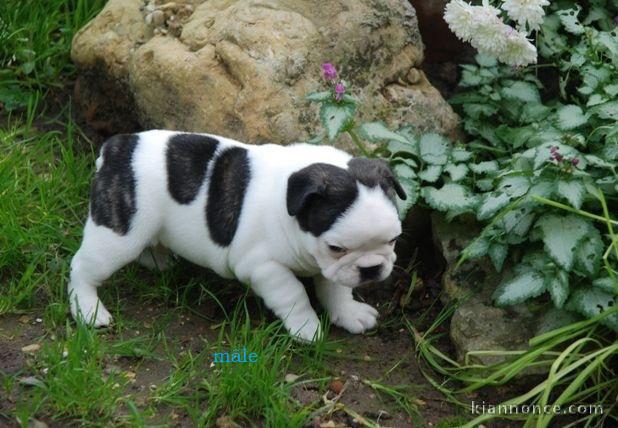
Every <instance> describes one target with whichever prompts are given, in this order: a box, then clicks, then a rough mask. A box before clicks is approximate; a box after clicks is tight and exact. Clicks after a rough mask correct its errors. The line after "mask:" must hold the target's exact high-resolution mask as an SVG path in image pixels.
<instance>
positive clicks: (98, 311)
mask: <svg viewBox="0 0 618 428" xmlns="http://www.w3.org/2000/svg"><path fill="white" fill-rule="evenodd" d="M71 314H72V315H73V319H74V320H75V321H76V322H84V323H86V324H92V326H94V327H107V326H108V325H110V324H111V323H112V315H111V314H110V313H109V311H108V310H107V309H106V308H105V306H103V303H101V301H100V300H99V299H97V300H96V301H95V302H90V301H89V299H75V300H73V299H72V300H71Z"/></svg>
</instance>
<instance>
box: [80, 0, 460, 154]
mask: <svg viewBox="0 0 618 428" xmlns="http://www.w3.org/2000/svg"><path fill="white" fill-rule="evenodd" d="M161 3H162V2H161ZM188 6H191V7H190V8H189V7H188ZM162 9H163V8H162V5H160V4H159V2H158V1H155V2H153V1H152V0H149V1H148V3H147V4H144V2H143V1H141V0H110V1H109V2H108V3H107V5H106V6H105V7H104V8H103V10H102V11H101V12H100V13H99V15H98V16H97V17H95V18H94V19H93V20H92V21H91V22H89V23H88V24H87V25H86V26H85V27H84V28H82V29H81V30H80V31H79V32H78V33H77V34H76V36H75V38H74V40H73V46H72V50H71V55H72V58H73V61H74V62H75V64H76V66H77V68H78V69H79V78H78V82H77V84H76V90H75V98H76V101H77V103H78V106H79V107H80V110H81V111H82V113H83V115H84V117H85V119H86V120H87V122H88V123H89V124H90V125H91V126H93V127H94V128H95V129H98V130H100V131H102V132H108V133H116V132H121V131H130V130H134V129H137V128H140V127H142V128H169V129H179V130H185V131H201V132H211V133H216V134H222V135H225V136H228V137H232V138H237V139H240V140H243V141H246V142H251V143H263V142H274V143H290V142H294V141H299V140H305V139H307V138H308V137H310V136H312V135H313V134H314V133H315V127H316V125H317V115H316V110H315V108H316V107H315V106H312V107H309V105H308V104H307V102H306V101H305V99H304V96H305V94H307V93H309V92H312V91H316V90H322V89H323V87H324V86H323V82H322V80H321V71H320V65H321V64H322V63H323V62H331V63H334V64H335V65H336V66H337V68H338V70H339V72H340V76H341V77H342V78H344V79H345V80H346V81H347V82H348V84H349V86H350V87H351V88H352V91H353V93H354V95H355V96H356V97H357V98H358V99H359V101H360V110H359V113H360V115H361V118H362V119H366V120H377V119H384V120H386V121H387V122H389V123H390V124H391V125H393V126H397V125H399V124H402V123H409V124H411V125H413V126H415V127H416V128H417V129H418V131H419V132H423V131H436V132H440V133H442V134H453V132H454V129H455V127H456V125H457V116H456V115H455V114H454V113H453V111H452V109H451V108H450V106H449V105H448V104H447V103H446V102H445V101H444V99H443V98H442V97H441V96H440V94H439V93H438V92H437V90H436V89H435V88H433V87H432V86H431V84H430V83H429V82H428V80H427V78H426V76H425V75H424V73H423V72H422V71H421V70H420V69H419V66H420V64H421V62H422V60H423V43H422V41H421V38H420V35H419V32H418V27H417V21H416V14H415V11H414V9H413V8H412V7H411V6H410V4H409V3H408V2H406V1H405V0H360V1H357V2H353V3H350V2H348V1H345V0H334V1H333V0H329V1H326V0H316V1H313V2H306V1H302V0H256V1H253V2H249V3H248V2H244V1H238V0H210V1H203V0H195V1H192V2H191V4H190V5H189V4H188V2H186V1H177V2H174V7H172V8H171V10H172V12H171V13H172V14H171V15H170V14H169V13H168V9H169V8H168V9H166V10H165V13H166V15H165V17H166V18H165V21H164V22H163V23H162V22H161V21H162V19H163V18H162V17H161V14H160V13H158V11H162ZM168 15H169V16H168Z"/></svg>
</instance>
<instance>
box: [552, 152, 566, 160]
mask: <svg viewBox="0 0 618 428" xmlns="http://www.w3.org/2000/svg"><path fill="white" fill-rule="evenodd" d="M554 159H555V160H556V162H562V161H563V160H564V157H563V156H562V155H561V154H560V153H554Z"/></svg>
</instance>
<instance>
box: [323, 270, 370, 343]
mask: <svg viewBox="0 0 618 428" xmlns="http://www.w3.org/2000/svg"><path fill="white" fill-rule="evenodd" d="M314 282H315V287H316V294H317V296H318V299H320V302H321V303H322V306H324V308H325V309H326V311H327V312H328V315H329V316H330V320H331V322H332V323H333V324H335V325H338V326H339V327H343V328H345V329H346V330H348V331H349V332H350V333H354V334H358V333H363V332H364V331H366V330H369V329H371V328H373V327H375V326H376V324H377V317H378V311H376V310H375V309H374V308H373V307H371V306H369V305H367V304H366V303H362V302H357V301H356V300H354V297H353V296H352V289H351V288H350V287H344V286H342V285H337V284H335V283H333V282H331V281H329V280H328V279H326V278H324V277H323V276H322V275H318V276H316V277H315V278H314Z"/></svg>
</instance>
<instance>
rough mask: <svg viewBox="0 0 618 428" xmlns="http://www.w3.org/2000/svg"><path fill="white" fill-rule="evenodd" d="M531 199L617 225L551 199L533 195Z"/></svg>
mask: <svg viewBox="0 0 618 428" xmlns="http://www.w3.org/2000/svg"><path fill="white" fill-rule="evenodd" d="M532 198H533V199H535V200H537V201H538V202H542V203H544V204H546V205H551V206H552V207H556V208H560V209H563V210H565V211H569V212H572V213H575V214H579V215H581V216H584V217H588V218H591V219H593V220H596V221H600V222H602V223H606V224H608V225H617V226H618V221H615V220H612V219H610V218H605V217H601V216H600V215H596V214H592V213H589V212H587V211H583V210H578V209H576V208H571V207H570V206H568V205H565V204H561V203H560V202H555V201H552V200H551V199H546V198H543V197H541V196H536V195H533V196H532Z"/></svg>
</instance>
